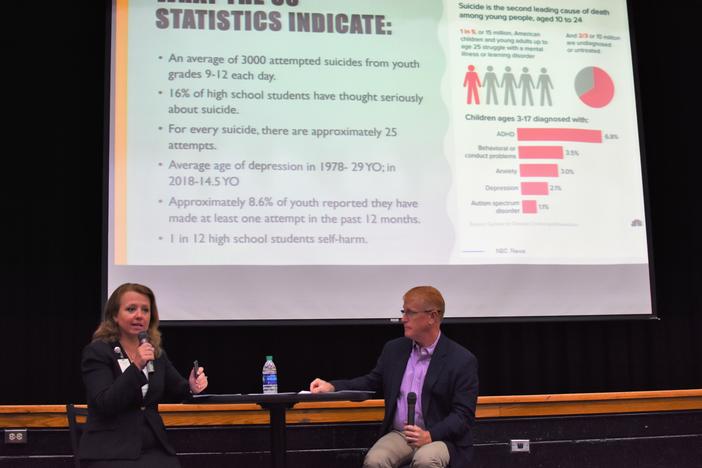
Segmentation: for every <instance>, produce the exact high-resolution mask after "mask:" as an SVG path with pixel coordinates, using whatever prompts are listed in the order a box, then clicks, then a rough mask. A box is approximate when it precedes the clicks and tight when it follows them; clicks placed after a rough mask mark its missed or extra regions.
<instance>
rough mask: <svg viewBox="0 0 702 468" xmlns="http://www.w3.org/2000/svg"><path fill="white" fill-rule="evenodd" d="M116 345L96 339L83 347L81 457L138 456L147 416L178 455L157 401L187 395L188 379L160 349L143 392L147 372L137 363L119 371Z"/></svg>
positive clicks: (168, 447) (121, 457) (161, 437)
mask: <svg viewBox="0 0 702 468" xmlns="http://www.w3.org/2000/svg"><path fill="white" fill-rule="evenodd" d="M117 345H118V343H105V342H102V341H94V342H92V343H90V344H89V345H88V346H86V347H85V349H84V350H83V359H82V362H81V370H82V373H83V381H84V383H85V389H86V392H87V397H88V420H87V422H86V425H85V429H84V431H83V435H82V437H81V440H80V445H79V448H78V453H79V458H81V459H93V460H95V459H97V460H114V459H136V458H138V457H139V455H140V453H141V443H142V432H141V431H142V429H141V428H142V424H144V420H146V424H148V425H149V426H150V427H151V429H153V432H154V434H155V436H156V439H157V440H158V441H159V442H160V443H161V444H162V445H163V447H164V448H165V450H166V451H167V452H168V453H170V454H172V455H175V450H173V447H172V446H171V445H170V444H169V443H168V440H167V438H166V428H165V426H164V424H163V420H162V419H161V416H160V415H159V414H158V404H159V403H160V402H162V401H164V399H165V398H168V399H169V400H170V401H182V400H184V399H185V398H186V397H187V396H188V395H189V394H190V387H189V385H188V381H187V380H185V379H184V378H183V376H181V375H180V374H179V373H178V371H177V370H176V369H175V368H174V367H173V365H172V364H171V362H170V361H169V360H168V357H167V356H166V353H165V351H161V355H160V356H159V357H158V358H157V359H155V360H154V372H153V373H151V374H149V379H148V384H149V389H148V391H147V393H146V396H144V397H142V392H141V387H142V385H144V384H145V383H147V379H146V376H145V375H144V373H143V372H142V371H141V370H139V369H138V368H137V367H136V366H135V365H134V364H131V365H130V366H129V367H127V368H126V369H125V371H124V372H122V371H121V369H120V367H119V363H118V361H117V359H118V357H119V356H118V355H117V354H116V353H115V352H114V347H115V346H117Z"/></svg>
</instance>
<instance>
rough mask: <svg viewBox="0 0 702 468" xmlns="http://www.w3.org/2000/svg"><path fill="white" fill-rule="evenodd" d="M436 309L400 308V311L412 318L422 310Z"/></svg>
mask: <svg viewBox="0 0 702 468" xmlns="http://www.w3.org/2000/svg"><path fill="white" fill-rule="evenodd" d="M435 310H436V309H427V310H410V309H400V313H401V314H402V315H403V316H404V315H406V316H407V317H409V318H412V317H414V316H416V315H417V314H421V313H422V312H424V313H429V312H434V311H435Z"/></svg>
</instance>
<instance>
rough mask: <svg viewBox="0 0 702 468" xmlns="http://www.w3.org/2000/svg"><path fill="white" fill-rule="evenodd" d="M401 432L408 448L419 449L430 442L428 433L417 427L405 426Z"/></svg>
mask: <svg viewBox="0 0 702 468" xmlns="http://www.w3.org/2000/svg"><path fill="white" fill-rule="evenodd" d="M402 432H403V433H404V434H405V438H407V445H409V446H410V447H414V448H419V447H421V446H423V445H427V444H429V443H431V442H432V440H431V434H430V433H429V431H425V430H424V429H422V428H421V427H419V426H410V425H407V426H405V427H404V428H403V430H402Z"/></svg>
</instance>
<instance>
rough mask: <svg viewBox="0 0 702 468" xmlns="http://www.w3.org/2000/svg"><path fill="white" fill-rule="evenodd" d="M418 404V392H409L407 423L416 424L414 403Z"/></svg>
mask: <svg viewBox="0 0 702 468" xmlns="http://www.w3.org/2000/svg"><path fill="white" fill-rule="evenodd" d="M415 404H417V394H416V393H414V392H409V393H408V394H407V424H408V425H410V426H414V405H415Z"/></svg>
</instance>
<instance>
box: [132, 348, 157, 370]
mask: <svg viewBox="0 0 702 468" xmlns="http://www.w3.org/2000/svg"><path fill="white" fill-rule="evenodd" d="M154 359H156V356H155V355H154V347H153V346H151V343H149V342H144V343H142V344H140V345H139V347H138V348H137V350H136V356H134V359H133V361H134V365H135V366H137V367H138V368H139V369H141V370H143V369H144V367H146V364H147V363H148V362H149V361H153V360H154Z"/></svg>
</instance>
